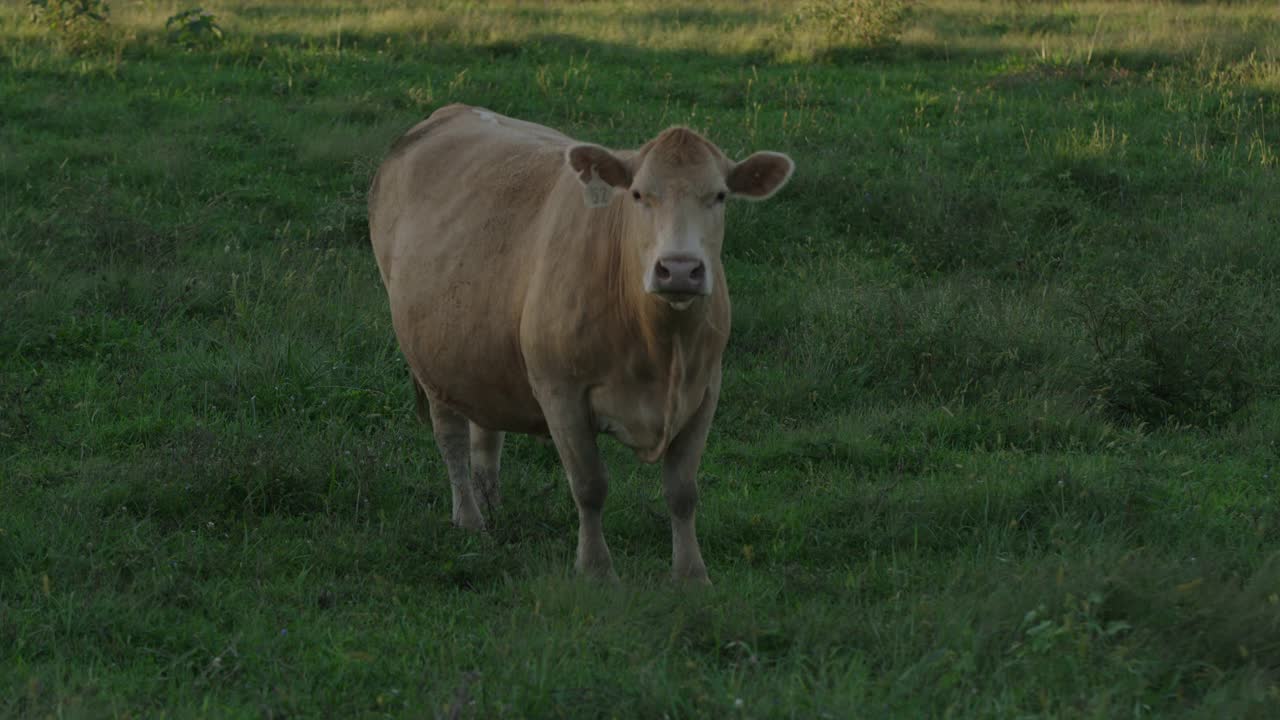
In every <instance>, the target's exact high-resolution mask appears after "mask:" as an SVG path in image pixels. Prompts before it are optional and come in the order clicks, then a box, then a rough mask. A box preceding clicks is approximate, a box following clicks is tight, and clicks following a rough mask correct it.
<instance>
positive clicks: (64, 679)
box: [0, 0, 1280, 718]
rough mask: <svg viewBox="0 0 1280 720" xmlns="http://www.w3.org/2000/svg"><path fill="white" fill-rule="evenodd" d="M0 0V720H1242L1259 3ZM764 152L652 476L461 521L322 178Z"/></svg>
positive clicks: (1268, 651)
mask: <svg viewBox="0 0 1280 720" xmlns="http://www.w3.org/2000/svg"><path fill="white" fill-rule="evenodd" d="M187 7H188V6H186V5H179V4H175V3H173V2H168V1H167V0H154V1H151V0H147V1H137V0H117V1H116V2H113V3H112V4H111V15H110V20H109V23H107V24H106V25H105V26H102V27H95V28H92V30H91V31H86V33H82V34H81V36H78V37H76V38H70V37H69V36H68V35H67V34H66V33H60V32H58V31H51V30H49V29H47V28H46V27H43V26H41V25H37V24H33V23H31V22H29V21H28V19H27V18H28V11H27V8H26V7H25V3H19V2H12V3H6V4H4V5H3V6H0V286H2V287H3V305H2V306H0V716H4V717H30V718H43V717H60V718H61V717H71V718H76V717H84V718H97V717H266V718H280V717H287V716H306V717H319V716H328V717H384V716H385V717H450V718H454V717H475V718H488V717H565V718H588V717H600V718H609V717H618V718H624V717H644V718H658V717H672V718H684V717H716V718H737V717H741V718H773V717H796V718H817V717H831V718H852V717H903V718H917V717H940V716H947V717H1106V718H1114V717H1135V718H1136V717H1147V716H1159V717H1182V716H1186V717H1215V718H1224V717H1232V718H1243V717H1271V716H1273V714H1274V711H1275V708H1276V707H1278V706H1280V491H1278V490H1277V480H1280V444H1278V442H1280V392H1278V391H1280V312H1277V308H1278V307H1280V241H1278V240H1280V154H1278V153H1280V8H1278V7H1277V5H1276V4H1275V3H1273V2H1266V1H1259V2H1232V3H1225V2H1224V3H1221V4H1218V3H1196V2H1136V1H1135V2H1092V1H1081V2H1075V1H1068V2H1035V1H1033V0H1021V1H1014V0H1009V1H1007V2H1004V1H998V2H978V1H977V0H925V1H922V2H919V3H916V4H915V5H914V12H913V13H912V14H911V16H910V17H909V18H908V19H907V20H906V21H905V24H904V25H903V26H902V27H901V33H900V35H899V36H898V37H897V42H896V43H889V44H884V45H875V46H868V45H865V44H858V43H856V42H842V41H840V40H839V39H838V38H836V39H832V38H831V37H829V36H828V35H827V34H826V32H825V28H824V27H823V26H822V25H820V24H817V23H815V22H810V21H806V20H805V19H804V18H797V17H795V15H794V6H793V4H791V3H784V2H770V1H768V0H755V1H753V2H742V3H739V2H728V1H727V0H722V1H720V2H712V3H698V4H696V5H695V4H677V3H670V2H657V1H656V0H603V1H601V2H583V3H577V2H569V1H568V0H563V1H560V0H556V1H552V2H538V3H534V2H502V3H468V2H459V1H452V0H441V1H440V2H422V3H418V2H405V1H400V0H372V1H371V2H367V3H342V2H336V1H334V0H318V1H316V2H305V3H304V2H294V1H292V0H270V1H269V2H248V1H247V0H225V1H223V2H218V3H215V4H210V5H208V6H207V9H208V10H210V11H212V12H213V13H214V15H215V17H216V21H217V23H218V25H219V26H220V27H221V29H222V30H223V31H224V33H223V36H222V37H221V39H218V38H215V37H209V36H208V33H207V32H206V33H203V34H202V33H199V32H194V31H193V32H192V33H191V34H190V36H189V37H185V38H183V37H177V36H174V35H171V34H170V33H169V32H167V31H166V29H165V20H166V19H167V18H169V17H170V16H172V15H174V14H175V13H177V12H179V11H180V10H184V9H186V8H187ZM449 102H464V103H469V104H475V105H481V106H485V107H488V108H491V109H493V110H496V111H498V112H502V113H505V114H508V115H513V116H516V117H520V118H524V119H528V120H532V121H535V122H539V123H542V124H546V125H550V126H552V127H556V128H558V129H561V130H563V131H565V132H567V133H568V134H570V135H573V136H575V137H578V138H581V139H583V140H586V141H591V142H598V143H601V144H605V145H609V146H612V147H634V146H637V145H639V144H640V143H642V142H644V141H645V140H647V139H649V138H650V137H652V136H653V135H654V134H656V133H657V132H658V131H659V130H661V129H662V128H664V127H666V126H668V125H673V124H686V125H689V126H691V127H693V128H695V129H698V130H699V131H702V132H704V133H706V134H707V135H708V137H710V138H711V139H712V140H713V141H715V142H716V143H718V144H719V145H720V147H722V148H723V149H724V150H725V151H726V152H727V153H729V154H730V155H732V156H734V157H736V158H741V157H745V156H746V155H747V154H749V153H750V152H751V151H753V150H758V149H772V150H778V151H782V152H786V153H789V154H790V155H791V156H792V157H793V158H794V159H795V161H796V164H797V172H796V175H795V177H794V179H793V180H792V182H791V184H790V185H789V186H788V187H787V188H786V189H785V190H783V192H782V193H780V194H779V195H778V196H777V197H775V198H774V199H772V200H771V201H769V202H768V203H764V204H760V205H751V204H748V203H737V204H734V205H732V206H731V207H730V208H729V210H728V232H727V236H726V242H725V262H726V268H727V273H728V279H729V285H730V287H731V291H732V297H733V305H734V318H733V325H734V327H733V335H732V339H731V340H730V343H729V347H728V350H727V352H726V365H725V382H724V390H723V394H722V399H721V402H720V408H719V412H718V415H717V419H716V422H715V424H714V425H713V427H712V431H711V438H710V441H709V444H708V449H707V453H706V456H705V459H704V461H703V466H702V472H701V474H700V484H701V489H702V501H701V505H700V511H699V522H698V525H699V537H700V539H701V542H702V550H703V553H704V556H705V559H706V562H707V566H708V569H709V572H710V575H711V579H712V581H713V582H714V583H715V584H714V586H713V587H711V588H709V589H706V590H701V591H689V590H685V589H682V588H679V587H672V586H670V584H669V583H668V582H667V580H666V577H667V572H668V569H669V565H670V551H671V549H670V548H671V546H670V532H669V526H668V521H667V511H666V508H665V504H664V502H663V499H662V494H661V483H660V481H659V478H658V471H657V469H656V468H655V467H653V466H646V465H642V464H640V463H638V462H637V461H636V460H635V459H634V458H633V457H632V455H631V454H630V453H629V452H626V451H624V449H622V448H620V447H619V446H618V445H617V444H616V443H614V442H612V441H610V440H604V441H602V445H603V446H604V447H605V448H606V455H607V459H608V462H609V464H610V467H611V470H612V478H613V480H612V485H611V489H610V497H609V500H608V503H607V505H606V509H605V516H604V518H605V519H604V523H605V527H606V531H607V533H608V537H609V543H610V547H611V549H612V551H613V554H614V561H615V565H616V569H617V571H618V574H619V575H620V577H621V580H622V582H621V584H620V585H619V586H617V587H610V586H601V585H597V584H593V583H589V582H584V581H581V580H578V579H576V578H575V577H574V576H573V575H572V571H571V564H572V561H573V549H574V543H575V527H576V521H577V517H576V513H575V511H574V508H573V503H572V501H571V499H570V496H569V490H568V486H567V483H566V481H565V479H564V476H563V473H562V471H561V469H560V465H559V462H558V460H557V458H556V456H555V452H554V449H553V448H551V447H550V446H547V445H543V444H540V443H538V442H535V441H533V440H531V439H528V438H522V437H517V436H511V437H510V438H509V439H508V443H507V448H506V453H505V456H504V460H503V478H504V495H505V505H504V507H503V509H502V510H501V511H500V513H499V514H498V515H497V517H496V518H495V519H494V521H493V522H492V528H491V530H490V531H489V532H487V533H486V534H483V535H477V534H469V533H465V532H462V531H459V530H455V529H454V528H452V527H451V526H450V523H449V503H450V498H449V488H448V485H447V480H446V478H445V473H444V467H443V464H442V463H441V461H440V459H439V456H438V454H437V453H436V450H435V448H434V445H433V443H432V442H431V439H430V435H429V432H428V430H427V428H425V427H423V426H421V425H419V424H418V423H417V421H416V420H415V418H414V413H413V393H412V392H411V389H410V384H409V380H408V376H407V371H406V368H405V365H404V363H403V361H402V360H401V357H400V353H399V350H398V348H397V346H396V343H395V340H394V336H393V334H392V330H391V325H390V319H389V315H388V311H387V304H386V296H385V293H384V291H383V289H382V287H381V283H380V281H379V278H378V272H377V268H376V266H375V263H374V259H373V257H372V254H371V252H370V249H369V240H368V229H367V226H366V211H365V193H366V190H367V188H368V184H369V180H370V178H371V177H372V174H373V171H374V169H375V168H376V166H377V163H378V162H379V161H380V159H381V158H382V156H383V153H384V152H385V151H386V149H387V148H388V147H389V145H390V144H391V142H392V141H393V140H394V139H395V138H396V137H397V136H398V135H399V134H400V133H401V132H403V131H404V130H405V129H407V128H408V127H410V126H411V125H412V124H413V123H415V122H417V121H418V120H419V119H421V118H422V117H424V116H426V115H427V114H428V113H430V112H431V111H432V110H434V109H435V108H436V107H439V106H440V105H443V104H446V103H449Z"/></svg>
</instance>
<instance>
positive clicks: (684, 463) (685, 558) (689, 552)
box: [662, 374, 720, 585]
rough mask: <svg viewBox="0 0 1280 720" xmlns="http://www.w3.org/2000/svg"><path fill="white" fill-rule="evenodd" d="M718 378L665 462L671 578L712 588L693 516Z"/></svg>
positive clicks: (664, 476)
mask: <svg viewBox="0 0 1280 720" xmlns="http://www.w3.org/2000/svg"><path fill="white" fill-rule="evenodd" d="M719 379H720V378H719V376H718V374H717V376H716V377H715V378H714V381H713V383H712V385H711V387H710V388H709V389H708V390H707V395H706V397H705V398H704V399H703V401H702V406H701V407H699V408H698V411H697V412H696V413H694V415H693V417H692V418H690V420H689V424H688V425H685V427H684V430H682V431H681V432H680V434H679V435H677V436H676V437H675V438H674V439H673V440H672V441H671V445H670V446H669V447H668V448H667V454H666V455H665V456H664V457H663V459H662V492H663V495H665V496H666V499H667V509H668V510H669V511H670V512H671V577H672V579H674V580H688V581H690V582H695V583H701V584H704V585H710V584H711V580H710V579H709V578H708V577H707V566H706V564H705V563H704V562H703V561H702V550H701V549H700V548H699V547H698V533H697V530H696V529H695V527H694V516H695V515H696V513H697V509H698V466H699V465H700V464H701V463H702V450H703V448H705V447H706V445H707V432H708V430H710V428H711V418H712V416H714V415H715V412H716V402H717V401H718V400H719V397H720V382H719Z"/></svg>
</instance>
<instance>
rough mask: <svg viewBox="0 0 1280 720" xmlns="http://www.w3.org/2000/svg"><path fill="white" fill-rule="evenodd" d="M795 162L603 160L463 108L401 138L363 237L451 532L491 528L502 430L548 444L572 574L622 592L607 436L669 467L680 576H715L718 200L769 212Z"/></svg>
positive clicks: (704, 149) (383, 170) (711, 152)
mask: <svg viewBox="0 0 1280 720" xmlns="http://www.w3.org/2000/svg"><path fill="white" fill-rule="evenodd" d="M794 168H795V165H794V163H793V162H792V160H791V158H790V157H788V156H786V155H784V154H782V153H776V152H757V153H755V154H753V155H751V156H750V157H748V158H746V159H745V160H742V161H741V162H734V161H732V160H730V159H729V158H728V157H727V156H725V154H724V153H723V152H721V151H720V149H719V148H717V147H716V146H715V145H714V144H712V143H711V142H710V141H708V140H707V139H705V138H704V137H702V136H701V135H699V134H698V133H696V132H694V131H692V130H690V129H688V128H684V127H672V128H669V129H667V130H665V131H663V132H662V133H661V134H659V135H658V136H657V137H656V138H654V139H653V140H650V141H649V142H648V143H645V144H644V145H643V146H642V147H641V148H639V149H638V150H618V151H614V150H609V149H606V148H605V147H602V146H600V145H596V144H591V143H583V142H579V141H576V140H573V139H571V138H569V137H568V136H566V135H564V134H562V133H560V132H557V131H555V130H552V129H550V128H548V127H544V126H542V125H537V124H534V123H531V122H526V121H522V120H517V119H514V118H509V117H505V116H503V115H499V114H497V113H495V112H492V111H490V110H486V109H484V108H479V107H470V106H466V105H449V106H447V107H443V108H440V109H439V110H437V111H435V112H434V113H432V114H431V116H430V117H428V118H427V119H426V120H424V121H422V122H421V123H419V124H417V125H416V126H414V127H413V128H411V129H410V130H409V131H408V132H406V133H405V134H404V135H403V136H402V137H400V138H399V140H397V141H396V142H395V143H394V144H393V145H392V147H391V149H390V151H389V152H388V154H387V157H386V158H385V160H384V161H383V162H382V164H381V166H380V167H379V169H378V172H377V174H376V176H375V177H374V180H373V183H372V186H371V188H370V192H369V232H370V237H371V240H372V245H373V250H374V253H375V255H376V258H377V264H378V269H379V271H380V273H381V275H382V282H383V285H384V286H385V288H386V291H387V297H388V300H389V303H390V308H391V320H392V325H393V326H394V328H395V334H396V338H397V340H398V341H399V344H400V349H401V351H402V352H403V353H404V357H405V360H406V361H407V363H408V366H409V368H410V371H411V374H412V380H413V384H414V389H415V394H416V396H417V401H418V415H419V417H420V418H421V419H423V421H424V422H425V421H426V418H427V416H429V417H430V422H431V425H432V430H433V432H434V435H435V441H436V445H437V446H438V447H439V450H440V454H441V455H442V456H443V458H444V463H445V466H446V468H447V472H448V476H449V482H450V486H451V488H452V494H453V515H452V520H453V523H454V524H455V525H457V526H460V527H463V528H471V529H483V528H484V527H485V518H484V515H483V514H482V512H481V505H482V504H484V505H486V506H488V507H487V509H488V510H489V511H490V512H492V510H493V508H494V507H496V506H497V505H498V503H499V502H500V489H499V482H498V469H499V462H500V455H501V452H502V445H503V437H504V433H506V432H516V433H526V434H531V435H541V436H544V437H545V436H547V435H549V436H550V437H551V440H552V442H553V443H554V445H555V448H556V451H557V453H558V455H559V457H560V461H561V463H562V464H563V466H564V470H565V473H566V475H567V476H568V480H569V486H570V489H571V491H572V495H573V500H574V503H575V505H576V506H577V511H578V546H577V556H576V561H575V568H576V569H577V571H578V573H580V574H584V575H587V576H590V577H600V578H606V579H612V580H615V581H616V579H617V575H616V574H615V573H614V570H613V561H612V559H611V557H610V554H609V547H608V545H607V544H606V543H605V539H604V533H603V528H602V525H601V514H602V510H603V507H604V503H605V496H606V494H607V493H608V485H609V481H608V475H607V470H606V468H605V465H604V463H603V461H602V460H601V457H600V453H599V451H598V449H597V445H596V441H597V437H598V435H600V434H611V435H613V436H614V437H615V438H617V440H619V441H620V442H621V443H622V444H623V445H625V446H627V447H629V448H631V449H632V450H634V451H635V453H636V454H637V456H638V457H639V458H640V459H641V460H642V461H643V462H646V463H655V462H658V461H661V462H662V484H663V494H664V496H665V498H666V504H667V508H668V510H669V512H670V515H671V539H672V576H673V578H675V579H677V580H689V581H693V582H696V583H708V582H709V580H708V578H707V569H706V565H705V563H704V562H703V559H702V551H701V550H700V548H699V546H698V538H697V535H696V532H695V529H694V513H695V508H696V505H697V501H698V486H697V480H696V477H695V475H696V472H697V469H698V465H699V463H700V462H701V459H702V452H703V448H704V446H705V445H706V440H707V433H708V430H709V428H710V427H711V419H712V416H713V415H714V414H715V411H716V403H717V401H718V399H719V396H720V386H721V357H722V355H723V353H724V348H725V343H726V342H727V341H728V339H729V320H730V310H729V288H728V286H727V284H726V282H725V274H724V266H723V264H722V262H721V258H720V253H721V246H722V244H723V240H724V226H725V202H726V200H728V199H730V198H744V199H746V200H764V199H765V198H768V197H770V196H772V195H773V194H774V193H776V192H777V191H778V190H779V189H781V188H782V187H783V186H784V185H785V184H786V183H787V181H788V180H789V179H790V177H791V174H792V172H793V170H794Z"/></svg>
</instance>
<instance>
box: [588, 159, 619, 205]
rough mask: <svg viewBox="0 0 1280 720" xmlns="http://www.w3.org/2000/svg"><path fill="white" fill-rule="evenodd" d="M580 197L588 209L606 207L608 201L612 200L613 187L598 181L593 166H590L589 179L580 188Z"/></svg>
mask: <svg viewBox="0 0 1280 720" xmlns="http://www.w3.org/2000/svg"><path fill="white" fill-rule="evenodd" d="M582 196H583V198H584V199H585V200H586V202H587V207H589V208H602V207H608V206H609V201H610V200H612V199H613V186H612V185H610V184H609V183H607V182H605V181H604V180H601V179H600V174H599V173H597V172H596V166H595V165H592V166H591V179H590V180H588V181H587V184H586V185H583V186H582Z"/></svg>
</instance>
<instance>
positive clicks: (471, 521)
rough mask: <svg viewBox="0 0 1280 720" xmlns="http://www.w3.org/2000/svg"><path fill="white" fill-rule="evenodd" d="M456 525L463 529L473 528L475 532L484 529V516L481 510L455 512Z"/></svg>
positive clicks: (454, 521) (454, 523)
mask: <svg viewBox="0 0 1280 720" xmlns="http://www.w3.org/2000/svg"><path fill="white" fill-rule="evenodd" d="M453 525H454V527H460V528H462V529H463V530H472V531H475V532H483V531H484V516H483V515H481V514H480V511H479V510H472V511H471V512H463V513H455V514H454V516H453Z"/></svg>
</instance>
